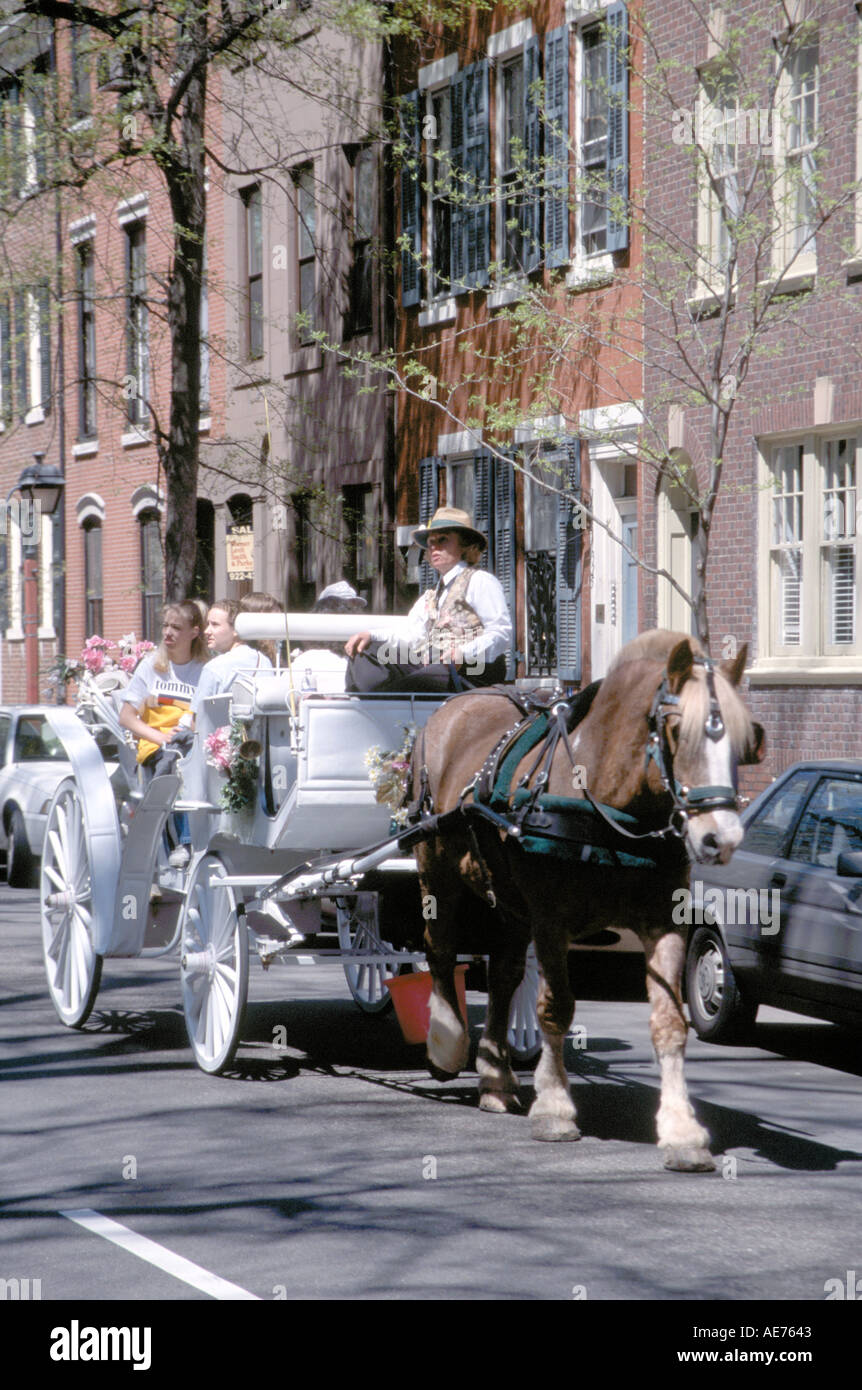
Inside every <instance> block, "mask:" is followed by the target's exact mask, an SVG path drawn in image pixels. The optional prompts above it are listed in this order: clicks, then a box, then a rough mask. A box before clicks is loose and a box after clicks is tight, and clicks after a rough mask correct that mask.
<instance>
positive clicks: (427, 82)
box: [418, 53, 459, 328]
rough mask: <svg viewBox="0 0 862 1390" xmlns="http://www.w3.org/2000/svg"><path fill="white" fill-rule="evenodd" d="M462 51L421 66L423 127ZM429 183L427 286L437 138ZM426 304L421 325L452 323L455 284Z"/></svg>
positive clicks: (428, 165)
mask: <svg viewBox="0 0 862 1390" xmlns="http://www.w3.org/2000/svg"><path fill="white" fill-rule="evenodd" d="M458 70H459V68H458V54H457V53H447V54H446V56H445V58H439V59H438V60H437V62H436V63H429V64H428V66H427V67H424V68H420V69H419V81H418V86H419V91H420V92H421V93H422V97H421V100H420V102H419V126H420V130H421V129H422V127H423V126H424V124H425V121H426V120H427V119H428V118H429V117H433V115H434V111H433V100H434V97H435V96H436V94H437V93H438V92H440V91H444V90H445V89H446V88H448V87H449V86H451V83H452V78H453V77H455V76H456V74H457V73H458ZM424 164H425V183H426V185H427V187H428V190H429V192H428V196H427V198H425V199H424V200H423V205H422V209H423V211H422V220H423V222H424V227H423V230H424V231H425V232H427V237H426V238H425V242H426V245H427V248H428V252H427V256H426V259H425V269H426V279H425V283H426V286H427V285H428V283H429V281H430V280H431V279H432V278H433V275H434V208H433V204H434V198H433V193H432V192H431V190H432V189H433V187H434V178H435V169H434V147H433V142H432V141H430V140H426V142H425V161H424ZM422 303H423V307H422V309H421V310H420V313H419V327H420V328H433V327H434V326H435V325H436V324H439V323H452V322H453V321H454V320H455V318H456V317H457V313H458V302H457V299H456V297H455V295H454V294H452V288H451V285H450V286H448V287H447V288H446V289H445V290H444V291H443V292H442V293H441V294H426V296H425V299H424V300H423V301H422Z"/></svg>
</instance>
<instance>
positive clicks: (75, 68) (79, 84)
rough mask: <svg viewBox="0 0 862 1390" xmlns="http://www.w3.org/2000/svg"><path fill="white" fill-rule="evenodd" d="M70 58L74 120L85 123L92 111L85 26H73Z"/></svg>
mask: <svg viewBox="0 0 862 1390" xmlns="http://www.w3.org/2000/svg"><path fill="white" fill-rule="evenodd" d="M70 58H71V64H72V111H71V115H72V120H73V121H83V120H86V118H87V117H88V116H89V115H90V112H91V110H92V95H91V89H90V54H89V50H88V47H87V30H86V27H85V25H83V24H73V25H72V26H71V33H70Z"/></svg>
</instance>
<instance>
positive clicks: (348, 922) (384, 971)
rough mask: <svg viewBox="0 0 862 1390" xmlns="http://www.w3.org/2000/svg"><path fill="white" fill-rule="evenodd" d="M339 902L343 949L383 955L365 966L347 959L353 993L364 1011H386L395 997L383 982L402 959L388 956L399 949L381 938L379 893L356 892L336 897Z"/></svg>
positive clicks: (395, 970)
mask: <svg viewBox="0 0 862 1390" xmlns="http://www.w3.org/2000/svg"><path fill="white" fill-rule="evenodd" d="M335 905H336V908H337V911H338V944H339V946H340V947H341V949H342V951H351V950H353V951H363V952H365V953H366V954H368V955H379V956H380V957H381V960H380V963H379V965H378V963H377V961H374V962H366V963H365V964H362V965H350V964H349V963H348V962H347V961H345V962H344V974H345V976H346V977H347V984H348V988H349V989H350V993H351V994H352V995H353V998H354V999H355V1000H356V1003H357V1004H358V1005H359V1007H360V1009H362V1011H363V1013H367V1014H381V1013H384V1012H385V1011H386V1010H387V1009H389V1008H391V1006H392V996H391V995H390V993H389V990H388V989H387V988H386V986H385V984H384V983H383V981H384V980H385V979H387V978H388V977H391V976H393V975H397V974H398V971H399V962H398V961H397V960H389V959H387V958H386V952H387V951H393V950H394V949H395V947H394V946H393V945H392V942H391V941H381V940H380V935H379V924H380V898H379V895H378V894H377V893H354V894H352V895H351V896H350V897H349V898H344V897H339V898H336V902H335Z"/></svg>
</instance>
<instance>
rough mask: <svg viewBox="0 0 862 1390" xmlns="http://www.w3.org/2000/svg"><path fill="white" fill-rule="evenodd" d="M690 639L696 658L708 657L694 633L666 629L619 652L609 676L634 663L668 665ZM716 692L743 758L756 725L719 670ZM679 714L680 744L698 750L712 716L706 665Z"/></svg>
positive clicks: (687, 688) (690, 683)
mask: <svg viewBox="0 0 862 1390" xmlns="http://www.w3.org/2000/svg"><path fill="white" fill-rule="evenodd" d="M686 639H687V640H688V643H689V645H690V647H691V649H692V651H693V652H694V654H695V656H703V655H704V649H703V646H702V644H701V643H700V642H699V641H698V639H697V638H696V637H693V636H691V634H690V633H687V632H668V631H665V630H664V629H662V628H653V629H652V630H651V631H650V632H642V633H641V634H640V636H639V637H635V638H634V639H633V641H631V642H629V643H628V644H627V645H626V646H625V647H623V649H622V651H621V652H619V653H618V655H617V656H616V657H615V658H614V660H613V662H612V663H611V666H610V670H609V672H608V674H610V672H611V671H616V670H618V668H619V667H620V666H624V665H626V664H627V663H628V662H630V661H638V660H641V661H658V662H661V663H662V665H664V664H665V663H666V662H667V659H668V657H669V656H670V654H671V652H672V651H673V649H674V647H675V646H676V645H677V643H678V642H682V641H684V640H686ZM715 693H716V695H717V696H718V702H719V704H720V705H721V714H722V718H723V719H724V723H725V727H726V728H727V732H728V734H729V735H730V739H731V742H732V743H733V747H734V749H735V751H736V754H737V757H741V756H743V755H744V753H745V751H746V749H748V748H750V747H751V746H752V745H753V743H754V726H753V724H752V720H751V715H750V714H749V713H748V710H747V709H746V708H745V705H744V704H743V703H742V700H741V699H740V698H739V694H738V692H737V690H736V688H735V687H734V686H733V685H731V683H730V681H729V680H728V679H727V678H726V677H725V676H723V675H722V673H721V671H720V670H719V669H718V667H716V668H715ZM679 711H680V716H681V722H680V729H679V736H680V742H681V743H684V744H687V745H688V746H689V747H693V748H696V747H698V745H699V744H700V742H701V740H702V739H703V730H704V725H705V723H706V719H707V716H708V714H709V687H708V686H707V683H706V673H705V671H704V669H703V667H702V666H695V668H694V670H693V671H692V674H691V678H690V679H689V680H687V681H686V682H685V685H684V686H683V688H682V691H681V693H680V699H679Z"/></svg>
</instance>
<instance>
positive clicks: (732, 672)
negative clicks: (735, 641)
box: [719, 642, 748, 685]
mask: <svg viewBox="0 0 862 1390" xmlns="http://www.w3.org/2000/svg"><path fill="white" fill-rule="evenodd" d="M747 660H748V643H747V642H743V644H742V646H741V647H740V649H739V651H738V652H737V653H736V656H735V657H734V658H733V660H732V661H723V662H722V663H721V666H720V668H719V669H720V670H721V674H722V675H723V676H724V678H725V680H728V681H730V684H731V685H739V682H740V681H741V680H742V676H743V672H744V671H745V663H746V661H747Z"/></svg>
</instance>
